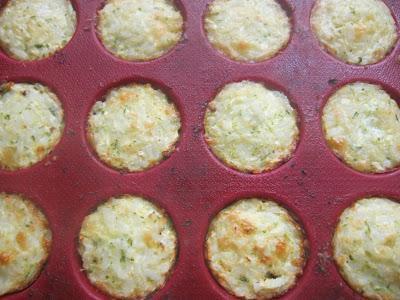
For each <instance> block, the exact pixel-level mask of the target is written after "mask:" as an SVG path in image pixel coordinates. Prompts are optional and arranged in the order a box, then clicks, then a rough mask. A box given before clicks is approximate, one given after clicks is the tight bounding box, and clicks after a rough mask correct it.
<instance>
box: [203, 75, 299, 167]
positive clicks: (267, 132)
mask: <svg viewBox="0 0 400 300" xmlns="http://www.w3.org/2000/svg"><path fill="white" fill-rule="evenodd" d="M205 137H206V141H207V143H208V145H209V146H210V148H211V150H212V151H213V152H214V154H215V155H216V156H217V157H218V158H219V159H220V160H221V161H222V162H224V163H225V164H226V165H228V166H230V167H233V168H235V169H237V170H239V171H242V172H252V173H261V172H263V171H268V170H271V169H274V168H276V167H277V166H278V165H279V164H280V163H282V162H284V161H286V160H287V159H289V158H290V156H291V155H292V153H293V151H294V150H295V148H296V145H297V141H298V138H299V129H298V126H297V115H296V111H295V110H294V109H293V107H292V106H291V105H290V103H289V100H288V98H287V97H286V96H285V95H284V94H283V93H281V92H278V91H273V90H269V89H267V88H266V87H265V86H264V85H263V84H261V83H256V82H251V81H242V82H236V83H230V84H228V85H226V86H225V87H224V88H223V89H222V90H221V91H220V93H219V94H218V95H217V96H216V98H215V99H214V100H213V101H211V102H210V103H209V105H208V108H207V112H206V117H205Z"/></svg>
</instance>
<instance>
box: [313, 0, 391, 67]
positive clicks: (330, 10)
mask: <svg viewBox="0 0 400 300" xmlns="http://www.w3.org/2000/svg"><path fill="white" fill-rule="evenodd" d="M311 26H312V29H313V31H314V32H315V34H316V36H317V38H318V39H319V41H320V42H321V43H322V45H323V46H324V47H325V48H326V49H327V51H328V52H329V53H331V54H332V55H334V56H335V57H337V58H338V59H340V60H342V61H344V62H347V63H351V64H357V65H367V64H373V63H377V62H379V61H381V60H382V59H384V58H385V56H386V55H387V54H388V53H389V52H390V51H391V50H392V49H393V47H394V45H395V43H396V40H397V38H398V33H397V29H396V23H395V20H394V18H393V16H392V14H391V12H390V10H389V8H388V7H387V6H386V4H385V3H384V2H383V1H381V0H317V2H316V4H315V7H314V9H313V11H312V15H311Z"/></svg>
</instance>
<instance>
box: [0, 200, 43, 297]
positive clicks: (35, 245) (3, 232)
mask: <svg viewBox="0 0 400 300" xmlns="http://www.w3.org/2000/svg"><path fill="white" fill-rule="evenodd" d="M50 244H51V231H50V228H49V225H48V223H47V220H46V218H45V216H44V215H43V213H42V212H41V211H40V210H39V209H38V208H37V207H36V206H35V205H34V204H33V203H31V202H30V201H29V200H27V199H24V198H23V197H21V196H18V195H9V194H4V193H1V194H0V296H1V295H5V294H8V293H14V292H17V291H20V290H22V289H24V288H26V287H27V286H29V285H30V284H31V283H32V282H33V281H34V280H35V279H36V278H37V276H39V274H40V271H41V270H42V267H43V265H44V263H45V261H46V260H47V257H48V255H49V252H50Z"/></svg>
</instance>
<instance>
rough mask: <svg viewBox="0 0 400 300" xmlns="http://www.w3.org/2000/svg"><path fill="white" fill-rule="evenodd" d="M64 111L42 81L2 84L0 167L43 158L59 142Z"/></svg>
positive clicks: (18, 166)
mask: <svg viewBox="0 0 400 300" xmlns="http://www.w3.org/2000/svg"><path fill="white" fill-rule="evenodd" d="M63 118H64V113H63V110H62V107H61V104H60V102H59V100H58V98H57V96H56V95H55V94H54V93H53V92H51V91H50V90H49V89H48V88H47V87H45V86H43V85H41V84H38V83H36V84H29V83H11V82H9V83H5V84H3V85H0V168H3V169H6V170H17V169H21V168H25V167H29V166H31V165H33V164H35V163H37V162H39V161H41V160H42V159H44V158H45V157H46V156H47V155H48V154H49V153H50V152H51V151H52V150H53V149H54V147H55V146H56V145H57V143H58V142H59V140H60V138H61V135H62V132H63V129H64V120H63Z"/></svg>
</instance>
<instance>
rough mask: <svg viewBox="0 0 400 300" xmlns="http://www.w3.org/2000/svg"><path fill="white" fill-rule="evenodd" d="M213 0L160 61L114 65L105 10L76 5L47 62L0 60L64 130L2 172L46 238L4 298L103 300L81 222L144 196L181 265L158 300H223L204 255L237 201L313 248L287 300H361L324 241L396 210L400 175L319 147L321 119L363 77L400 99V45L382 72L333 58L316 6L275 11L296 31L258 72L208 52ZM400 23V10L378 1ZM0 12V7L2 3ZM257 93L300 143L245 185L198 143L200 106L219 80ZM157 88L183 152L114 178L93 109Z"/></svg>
mask: <svg viewBox="0 0 400 300" xmlns="http://www.w3.org/2000/svg"><path fill="white" fill-rule="evenodd" d="M209 2H211V1H210V0H178V1H177V5H178V6H179V8H180V9H181V12H182V14H183V16H184V18H185V28H184V37H183V38H182V41H181V42H180V43H179V44H178V45H177V46H176V47H175V48H174V49H173V50H172V51H171V52H170V53H168V54H166V55H165V56H163V57H161V58H159V59H156V60H153V61H149V62H127V61H123V60H120V59H118V58H115V57H113V56H112V55H111V54H109V53H108V52H107V51H106V50H105V49H104V47H103V46H102V44H101V42H100V41H99V40H98V38H97V35H96V15H97V11H98V10H99V9H100V8H101V7H102V5H104V0H72V3H73V5H74V7H75V10H76V12H77V16H78V26H77V30H76V33H75V35H74V37H73V38H72V40H71V41H70V42H69V44H68V45H67V46H66V47H65V48H64V49H63V50H61V51H59V52H58V53H57V54H55V55H54V56H52V57H50V58H47V59H44V60H40V61H36V62H19V61H16V60H14V59H11V58H9V57H8V56H6V55H5V54H3V53H0V80H1V81H14V82H40V83H43V84H45V85H47V86H49V87H50V88H51V89H52V90H53V91H54V92H55V93H56V94H57V95H58V97H59V98H60V101H61V102H62V105H63V108H64V111H65V122H66V127H65V130H64V134H63V137H62V140H61V141H60V143H59V144H58V145H57V147H56V148H55V150H54V151H53V152H52V153H51V154H50V155H49V156H48V157H47V158H46V159H45V160H44V161H42V162H40V163H38V164H36V165H34V166H33V167H31V168H27V169H24V170H20V171H16V172H7V171H0V191H1V192H7V193H18V194H23V195H25V196H26V197H27V198H29V199H32V200H33V201H34V202H35V203H36V204H37V205H38V206H39V207H41V208H42V209H43V211H44V212H45V214H46V216H47V217H48V219H49V222H50V226H51V230H52V232H53V243H52V248H51V253H50V256H49V259H48V262H47V264H46V265H45V267H44V269H43V272H42V273H41V275H40V277H39V278H38V279H37V280H36V281H35V282H34V283H33V284H32V285H31V286H30V287H28V288H27V289H25V290H23V291H21V292H19V293H16V294H12V295H8V296H5V297H4V299H7V300H11V299H13V300H14V299H29V298H31V299H107V296H106V295H104V294H102V293H100V292H99V291H97V290H96V288H94V287H93V286H92V285H91V284H90V283H89V281H88V280H87V278H86V276H85V273H84V272H83V271H82V266H81V262H80V258H79V255H78V253H77V236H78V233H79V230H80V226H81V223H82V220H83V218H84V217H85V216H86V215H87V214H89V213H90V212H91V211H92V210H93V209H94V208H95V207H97V206H98V205H99V204H100V203H102V202H103V201H104V200H106V199H108V198H110V197H111V196H116V195H121V194H133V195H142V196H144V197H146V198H148V199H150V200H152V201H153V202H154V203H156V204H158V205H159V206H161V207H163V208H165V209H166V211H167V212H168V213H169V215H170V216H171V218H172V220H173V223H174V225H175V228H176V230H177V233H178V238H179V254H178V259H177V263H176V265H175V267H174V270H173V272H172V274H171V277H170V278H169V280H168V281H167V283H166V285H165V286H164V287H163V288H162V289H161V290H159V291H157V292H156V293H155V294H154V295H152V298H154V299H231V298H233V297H232V296H231V295H229V294H228V293H227V292H226V291H225V290H224V289H223V288H221V287H220V286H219V285H218V283H217V282H216V281H215V280H214V279H213V277H212V275H211V273H210V272H209V270H208V268H207V265H206V262H205V257H204V241H205V236H206V233H207V229H208V225H209V223H210V221H211V219H212V218H213V216H214V215H215V214H217V213H218V212H219V211H220V210H221V209H222V208H224V207H226V206H227V205H229V204H230V203H232V202H234V201H235V200H237V199H241V198H246V197H254V196H256V197H265V198H272V199H275V200H276V201H277V202H278V203H280V204H281V205H283V206H284V207H287V208H288V209H289V210H290V211H291V212H293V214H294V215H296V216H297V217H298V219H299V222H300V223H301V224H302V226H303V228H304V230H305V232H306V235H307V239H308V241H309V256H308V260H307V264H306V266H305V268H304V274H303V275H302V276H301V277H300V278H299V280H298V283H297V285H296V286H295V287H294V288H293V289H291V290H290V291H289V292H288V293H286V294H285V295H284V296H282V299H299V300H301V299H324V300H330V299H332V300H334V299H335V300H337V299H342V300H345V299H362V298H361V296H359V295H358V294H357V293H355V292H353V290H352V289H351V288H350V287H349V286H348V285H347V284H346V283H345V281H344V280H343V279H342V278H341V276H340V275H339V273H338V270H337V268H336V266H335V263H334V261H333V260H332V250H331V239H332V235H333V232H334V229H335V225H336V223H337V220H338V217H339V215H340V213H341V212H342V211H343V210H344V209H345V208H346V207H348V206H350V205H351V204H352V203H353V202H354V201H355V200H357V199H359V198H361V197H366V196H373V195H378V196H386V197H389V198H392V199H400V171H399V170H397V171H393V172H390V173H385V174H380V175H368V174H361V173H359V172H356V171H354V170H352V169H350V168H349V167H347V166H346V165H344V164H343V163H342V162H341V161H339V160H338V159H337V158H336V157H335V156H334V155H333V154H332V152H331V151H330V150H329V148H328V147H327V145H326V143H325V140H324V137H323V132H322V129H321V123H320V119H321V112H322V108H323V106H324V104H325V103H326V100H327V98H328V97H329V95H330V94H331V93H332V92H333V91H335V90H336V89H337V88H338V87H340V86H341V85H343V84H345V83H348V82H351V81H356V80H366V81H370V82H375V83H378V84H381V85H383V86H384V87H385V88H386V89H387V90H388V91H389V92H390V93H391V94H392V95H393V97H394V98H395V99H396V100H400V96H399V95H400V94H399V93H400V45H399V43H397V44H396V47H395V49H394V50H393V51H392V52H391V53H390V54H389V55H388V56H387V58H386V59H384V60H383V61H381V62H379V63H377V64H374V65H369V66H352V65H348V64H345V63H343V62H340V61H339V60H337V59H335V58H333V57H332V56H330V55H329V54H327V53H326V52H325V51H324V50H323V49H322V48H321V47H320V45H319V43H318V41H317V39H316V38H315V36H314V35H313V33H312V31H311V29H310V23H309V19H310V13H311V9H312V6H313V3H314V0H302V1H300V0H282V1H281V3H282V5H283V6H284V7H285V9H286V10H287V12H288V14H289V15H290V18H291V20H292V26H293V28H292V36H291V40H290V42H289V44H288V46H287V47H286V48H285V49H284V50H282V51H281V53H279V54H278V55H277V56H275V57H274V58H272V59H270V60H267V61H265V62H261V63H256V64H247V63H238V62H234V61H231V60H229V59H227V58H225V57H223V56H222V55H221V54H219V53H218V52H217V51H216V50H214V49H213V48H212V46H211V45H210V44H209V42H208V41H207V38H206V35H205V32H204V29H203V17H204V13H205V10H206V8H207V4H208V3H209ZM385 2H386V4H387V5H388V6H389V7H390V9H391V10H392V12H393V15H394V16H395V18H396V20H397V21H399V20H400V1H398V0H385ZM4 3H5V2H4V1H3V4H4ZM242 79H253V80H258V81H262V82H265V83H266V85H268V86H271V87H273V88H276V89H279V90H281V91H283V92H284V93H285V94H286V95H288V97H289V98H290V99H291V101H292V103H293V105H294V106H295V107H296V108H297V111H298V114H299V118H300V129H301V135H300V141H299V144H298V147H297V150H296V151H295V153H294V155H293V157H292V158H291V159H290V160H289V161H288V162H286V163H285V164H283V165H282V166H280V167H279V168H277V169H275V170H273V171H272V172H267V173H263V174H259V175H251V174H243V173H240V172H237V171H234V170H232V169H229V168H227V167H225V166H224V165H223V164H222V163H221V162H219V161H218V160H217V159H216V158H215V157H214V156H213V154H212V153H211V151H210V150H209V149H208V147H207V145H206V143H205V141H204V126H203V119H204V114H205V110H206V105H207V103H208V102H209V101H211V100H212V99H213V97H214V96H215V95H216V93H217V92H218V90H219V89H221V88H222V87H223V86H224V85H225V84H226V83H229V82H233V81H239V80H242ZM137 81H138V82H149V83H152V84H154V85H155V86H158V87H160V88H161V89H163V91H164V92H166V93H167V94H168V95H169V96H170V97H171V99H172V100H173V101H174V102H175V103H176V105H177V107H178V109H179V111H180V114H181V119H182V130H181V137H180V141H179V144H178V147H177V150H176V151H175V152H174V153H173V154H172V156H171V157H170V158H168V159H167V160H166V161H164V162H162V163H161V164H160V165H158V166H156V167H153V168H152V169H150V170H148V171H144V172H139V173H120V172H118V171H115V170H113V169H111V168H109V167H107V166H106V165H104V164H103V163H102V162H101V161H99V159H98V158H97V157H96V155H94V153H93V150H92V149H91V147H90V145H89V142H88V140H87V138H86V125H87V117H88V114H89V112H90V109H91V107H92V105H93V104H94V103H95V102H96V101H97V100H99V99H101V98H102V96H103V95H104V94H105V93H106V92H107V90H109V89H110V88H111V87H115V86H118V85H121V84H123V83H130V82H137Z"/></svg>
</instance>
